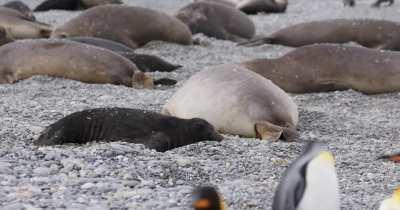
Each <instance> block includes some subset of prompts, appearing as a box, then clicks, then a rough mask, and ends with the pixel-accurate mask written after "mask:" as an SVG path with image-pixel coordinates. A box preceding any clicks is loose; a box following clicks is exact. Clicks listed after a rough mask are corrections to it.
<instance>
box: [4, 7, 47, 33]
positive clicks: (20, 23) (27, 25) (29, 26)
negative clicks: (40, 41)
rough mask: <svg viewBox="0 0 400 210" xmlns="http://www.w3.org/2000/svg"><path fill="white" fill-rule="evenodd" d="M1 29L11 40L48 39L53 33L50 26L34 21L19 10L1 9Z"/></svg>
mask: <svg viewBox="0 0 400 210" xmlns="http://www.w3.org/2000/svg"><path fill="white" fill-rule="evenodd" d="M0 27H2V28H4V29H5V30H6V32H7V34H8V36H9V37H10V38H13V39H26V38H47V37H49V36H50V33H51V32H52V28H51V26H50V25H48V24H45V23H40V22H37V21H32V20H29V19H28V18H26V17H25V16H24V15H23V14H22V13H20V12H19V11H17V10H14V9H10V8H6V7H0Z"/></svg>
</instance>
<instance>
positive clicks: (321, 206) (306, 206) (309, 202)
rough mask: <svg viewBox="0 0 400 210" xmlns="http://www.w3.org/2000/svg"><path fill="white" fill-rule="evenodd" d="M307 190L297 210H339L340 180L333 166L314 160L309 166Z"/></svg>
mask: <svg viewBox="0 0 400 210" xmlns="http://www.w3.org/2000/svg"><path fill="white" fill-rule="evenodd" d="M306 183H307V184H306V188H305V191H304V193H303V197H302V199H301V200H300V203H299V205H298V207H297V210H339V209H340V197H339V186H338V179H337V176H336V172H335V167H334V166H333V165H329V164H326V162H324V161H321V160H320V159H314V160H312V161H311V162H310V163H309V164H308V165H307V171H306Z"/></svg>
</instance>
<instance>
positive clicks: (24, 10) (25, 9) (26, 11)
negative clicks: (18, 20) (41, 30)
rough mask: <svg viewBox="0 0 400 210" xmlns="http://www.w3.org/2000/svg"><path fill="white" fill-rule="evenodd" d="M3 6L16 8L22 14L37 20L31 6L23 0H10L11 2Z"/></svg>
mask: <svg viewBox="0 0 400 210" xmlns="http://www.w3.org/2000/svg"><path fill="white" fill-rule="evenodd" d="M2 7H6V8H9V9H14V10H16V11H18V12H20V13H21V14H23V15H24V16H25V17H26V18H27V19H29V20H32V21H34V20H36V18H35V16H34V15H33V11H32V10H31V8H30V7H29V6H28V5H26V4H25V3H23V2H21V1H10V2H7V3H5V4H3V5H2Z"/></svg>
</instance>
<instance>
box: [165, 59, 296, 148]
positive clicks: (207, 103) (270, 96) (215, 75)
mask: <svg viewBox="0 0 400 210" xmlns="http://www.w3.org/2000/svg"><path fill="white" fill-rule="evenodd" d="M162 113H164V114H167V115H171V116H175V117H180V118H193V117H199V118H202V119H205V120H207V121H208V122H210V123H211V124H212V125H213V126H214V127H215V129H217V130H218V131H219V132H222V133H227V134H233V135H240V136H244V137H256V138H260V139H268V140H272V141H275V140H278V139H284V140H287V141H292V140H294V139H295V137H296V129H295V127H296V125H297V122H298V111H297V106H296V104H295V103H294V102H293V101H292V99H291V98H290V97H289V96H288V95H287V94H286V93H285V92H284V91H283V90H282V89H280V88H279V87H278V86H276V85H275V84H274V83H272V82H271V81H270V80H268V79H265V78H263V77H262V76H260V75H258V74H256V73H254V72H251V71H249V70H247V69H246V68H244V67H242V66H240V65H235V64H226V65H219V66H214V67H210V68H208V69H206V70H203V71H200V72H198V73H196V74H195V75H193V76H192V77H191V78H190V79H189V80H188V81H186V83H184V85H183V86H182V87H181V88H180V89H179V90H178V91H177V92H176V93H175V94H174V95H173V96H172V97H171V98H170V99H169V101H168V102H167V104H165V106H164V107H163V110H162Z"/></svg>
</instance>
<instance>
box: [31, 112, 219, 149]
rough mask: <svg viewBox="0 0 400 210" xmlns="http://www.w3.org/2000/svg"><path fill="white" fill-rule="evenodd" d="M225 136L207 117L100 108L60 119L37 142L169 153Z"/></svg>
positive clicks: (39, 143) (38, 143)
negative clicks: (133, 146)
mask: <svg viewBox="0 0 400 210" xmlns="http://www.w3.org/2000/svg"><path fill="white" fill-rule="evenodd" d="M222 139H223V137H222V136H221V135H219V134H218V133H217V132H216V131H215V130H214V128H213V127H212V125H210V123H208V122H207V121H205V120H203V119H198V118H193V119H188V120H185V119H179V118H175V117H170V116H164V115H162V114H159V113H155V112H151V111H146V110H138V109H128V108H98V109H88V110H83V111H80V112H75V113H72V114H70V115H68V116H66V117H64V118H62V119H60V120H58V121H57V122H55V123H53V124H51V125H50V126H48V127H47V128H46V129H45V130H44V131H43V132H42V133H41V134H40V136H39V138H37V139H36V140H35V142H34V144H35V145H39V146H48V145H58V144H66V143H76V144H84V143H87V142H92V141H108V142H109V141H125V142H129V143H137V144H144V145H145V146H146V147H148V148H150V149H155V150H157V151H159V152H165V151H167V150H170V149H173V148H176V147H181V146H185V145H188V144H193V143H196V142H200V141H221V140H222Z"/></svg>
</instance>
